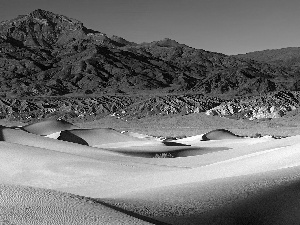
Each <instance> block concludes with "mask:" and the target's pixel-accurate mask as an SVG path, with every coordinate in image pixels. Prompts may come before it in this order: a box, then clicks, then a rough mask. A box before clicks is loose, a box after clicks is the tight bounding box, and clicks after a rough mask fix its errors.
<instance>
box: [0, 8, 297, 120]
mask: <svg viewBox="0 0 300 225" xmlns="http://www.w3.org/2000/svg"><path fill="white" fill-rule="evenodd" d="M296 52H297V51H296ZM299 79H300V78H299V76H298V75H297V71H296V70H293V69H291V68H288V67H287V66H286V65H283V64H280V65H278V64H276V63H272V62H271V61H265V60H261V61H260V62H258V61H256V60H253V57H242V56H227V55H224V54H219V53H214V52H209V51H205V50H202V49H194V48H191V47H189V46H186V45H184V44H180V43H178V42H176V41H174V40H171V39H168V38H166V39H163V40H160V41H154V42H151V43H141V44H136V43H133V42H130V41H127V40H125V39H123V38H121V37H117V36H112V37H108V36H107V35H106V34H104V33H101V32H100V31H94V30H91V29H88V28H86V27H85V26H84V25H83V24H82V23H81V22H80V21H78V20H75V19H71V18H68V17H66V16H62V15H57V14H55V13H52V12H48V11H44V10H40V9H38V10H35V11H33V12H31V13H30V14H28V15H24V16H19V17H17V18H15V19H12V20H9V21H3V22H1V23H0V116H1V118H6V119H9V120H24V121H27V120H32V119H40V118H44V117H49V116H56V117H64V118H69V119H74V118H77V119H88V118H91V119H95V118H100V117H103V116H107V115H111V116H116V117H118V118H123V119H130V118H143V117H147V116H151V115H166V114H178V113H179V114H189V113H198V112H206V111H207V114H209V115H220V116H234V117H236V118H248V119H257V118H273V117H278V116H281V115H284V114H285V112H287V111H289V110H293V109H294V108H297V107H298V102H297V101H298V97H297V96H298V95H297V96H295V93H296V92H295V91H298V90H300V80H299ZM278 91H281V92H279V93H281V94H278ZM282 91H285V92H282ZM291 91H293V92H291ZM271 93H272V94H271ZM276 93H277V94H276ZM253 95H261V97H256V98H254V99H252V98H250V97H245V96H253ZM264 95H266V96H264ZM281 95H283V96H285V97H283V98H282V99H281V100H280V97H278V96H281ZM213 96H214V97H213ZM276 96H277V97H276ZM286 96H290V97H286ZM291 96H294V97H291ZM227 99H231V100H230V101H229V100H227ZM232 99H235V100H232ZM290 102H292V103H290Z"/></svg>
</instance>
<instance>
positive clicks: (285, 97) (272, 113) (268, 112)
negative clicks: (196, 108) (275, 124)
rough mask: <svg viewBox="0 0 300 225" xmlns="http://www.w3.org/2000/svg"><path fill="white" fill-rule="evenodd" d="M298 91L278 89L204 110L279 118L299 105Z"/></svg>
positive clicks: (234, 116)
mask: <svg viewBox="0 0 300 225" xmlns="http://www.w3.org/2000/svg"><path fill="white" fill-rule="evenodd" d="M299 100H300V93H299V92H286V91H280V92H277V93H270V94H268V95H264V96H258V97H251V98H242V99H234V100H232V101H228V102H223V103H222V104H220V105H218V106H216V107H214V108H211V109H209V110H208V111H206V114H207V115H213V116H216V115H217V116H222V117H228V118H235V119H249V120H254V119H265V118H270V119H272V118H279V117H282V116H284V115H285V114H286V113H287V112H289V111H293V110H296V109H297V108H298V107H299Z"/></svg>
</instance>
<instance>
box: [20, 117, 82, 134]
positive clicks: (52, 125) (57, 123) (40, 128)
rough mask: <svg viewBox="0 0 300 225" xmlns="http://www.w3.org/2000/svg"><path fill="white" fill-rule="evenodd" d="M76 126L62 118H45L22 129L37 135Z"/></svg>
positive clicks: (70, 128)
mask: <svg viewBox="0 0 300 225" xmlns="http://www.w3.org/2000/svg"><path fill="white" fill-rule="evenodd" d="M76 128H78V127H77V126H75V125H73V124H71V123H68V122H67V121H64V120H56V119H46V120H43V121H40V122H36V123H32V124H29V125H25V126H23V127H22V129H23V130H25V131H28V132H30V133H33V134H38V135H44V136H45V135H49V134H53V133H56V132H60V131H63V130H72V129H76Z"/></svg>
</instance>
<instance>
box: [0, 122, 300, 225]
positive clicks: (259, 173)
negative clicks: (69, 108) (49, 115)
mask: <svg viewBox="0 0 300 225" xmlns="http://www.w3.org/2000/svg"><path fill="white" fill-rule="evenodd" d="M47 124H50V125H51V126H50V125H49V126H50V128H51V129H47V126H48V125H47ZM69 125H70V124H69ZM69 125H67V126H66V127H67V130H60V129H62V128H63V126H64V125H63V126H61V124H60V123H59V122H58V123H56V122H54V123H53V122H49V121H48V122H46V123H39V124H37V125H36V124H32V125H31V126H32V128H34V129H31V131H32V132H29V129H27V130H25V129H24V130H22V129H17V128H7V127H1V133H0V134H1V142H0V165H1V166H0V182H1V183H2V184H5V185H2V186H0V190H4V191H2V192H1V193H4V195H0V199H1V198H2V200H1V201H2V202H0V219H2V220H3V221H4V220H7V219H8V221H10V222H11V223H13V222H14V221H17V219H16V218H17V217H14V216H12V215H11V214H9V212H11V211H10V210H20V211H21V212H22V213H25V211H24V210H25V209H24V207H25V206H24V207H23V205H30V210H31V211H30V210H29V212H30V213H29V214H28V215H30V216H28V220H30V218H31V219H33V220H35V219H36V220H37V218H36V217H34V213H33V212H34V211H36V212H37V215H43V213H44V211H41V210H40V209H37V208H36V204H37V203H36V202H34V201H35V200H28V199H26V198H27V197H24V199H23V200H20V199H15V198H12V200H8V199H10V198H11V197H7V196H10V195H11V193H12V192H16V193H20V195H21V196H30V193H31V192H34V193H35V192H36V193H37V196H40V195H42V196H44V194H43V193H45V191H44V190H43V191H41V190H40V189H32V188H29V187H34V188H47V189H51V191H46V192H47V193H50V194H49V195H50V197H49V199H48V197H47V199H46V200H45V197H42V198H43V201H44V202H43V204H45V205H47V204H48V203H47V201H54V202H56V203H54V205H53V208H51V207H52V205H51V207H50V208H51V210H58V211H59V212H61V210H62V208H59V207H62V206H60V205H59V203H58V200H57V199H61V198H63V199H64V200H63V202H65V203H63V205H64V204H66V207H69V205H72V204H79V205H80V207H79V208H78V209H80V210H81V209H82V213H81V214H80V213H79V214H78V215H77V216H78V217H80V218H81V216H83V215H85V212H87V211H85V210H92V214H93V213H94V211H93V210H96V211H97V210H98V211H97V212H100V213H103V215H104V216H103V218H102V219H100V217H99V220H98V217H97V216H95V218H96V219H95V221H101V222H102V223H103V224H105V223H106V221H107V220H108V219H109V218H110V219H112V222H111V224H114V223H117V222H116V221H119V219H120V218H124V221H125V222H124V223H125V224H126V223H127V222H128V224H135V223H136V224H143V223H144V222H145V223H146V222H147V221H148V222H153V223H158V222H157V221H160V222H163V223H166V224H298V223H299V221H300V218H299V217H300V216H298V215H300V211H299V208H300V201H299V200H298V199H299V198H298V196H299V195H300V192H299V191H298V190H299V188H298V185H299V182H300V175H299V174H300V160H299V159H300V151H299V149H300V136H293V137H288V138H284V139H273V138H240V137H237V136H236V135H234V134H233V133H231V132H227V131H225V130H214V131H212V132H208V133H206V134H205V138H207V140H208V139H209V141H201V140H202V139H200V137H203V136H204V135H198V136H195V137H188V138H184V139H179V140H176V141H174V142H170V143H168V144H167V145H166V144H165V143H163V141H159V140H156V139H154V140H153V139H145V138H143V137H138V135H137V136H136V135H135V136H134V135H133V136H132V135H126V134H121V133H119V132H117V131H115V130H112V129H79V128H76V129H73V127H72V125H70V126H69ZM36 127H38V128H36ZM71 128H72V129H71ZM45 130H46V131H47V132H46V131H45ZM34 132H35V133H38V134H34ZM51 132H53V133H52V134H53V137H54V138H55V135H57V133H58V132H61V133H60V138H59V139H60V140H56V139H53V138H47V137H43V135H46V134H47V133H48V134H49V133H51ZM49 135H51V134H49ZM176 142H177V143H176ZM156 153H172V154H173V157H174V158H153V156H154V154H156ZM147 157H150V158H147ZM16 185H17V186H16ZM19 185H21V186H22V188H21V187H20V186H19ZM1 188H2V189H1ZM54 190H55V191H63V192H65V193H69V194H76V195H80V196H85V197H92V198H95V199H98V200H97V201H94V202H93V201H92V200H91V202H88V203H86V204H85V202H84V201H90V200H86V198H81V199H79V200H78V199H75V200H74V201H77V203H72V201H73V200H72V199H73V197H70V196H71V195H69V194H62V193H60V192H54ZM4 197H5V199H4ZM52 198H53V199H52ZM70 198H71V199H70ZM3 199H4V200H3ZM51 199H52V200H51ZM4 201H6V202H9V201H11V202H13V203H11V202H9V204H12V205H9V204H8V206H6V205H7V204H6V203H3V202H4ZM18 201H24V203H22V204H23V205H22V204H21V203H20V204H21V206H18V204H19V203H17V202H18ZM82 201H83V202H82ZM103 202H105V203H103ZM102 203H103V204H102ZM1 204H2V205H1ZM43 204H42V205H43ZM56 205H57V206H56ZM110 206H111V207H113V209H112V208H110ZM1 207H2V208H1ZM13 207H14V208H13ZM16 207H17V208H16ZM18 207H19V208H18ZM57 207H58V208H57ZM1 210H2V211H1ZM22 210H23V211H22ZM68 210H71V209H67V211H68ZM76 210H77V209H76ZM99 210H100V211H99ZM123 210H125V211H123ZM128 212H133V214H132V215H131V214H130V213H128ZM1 213H2V214H1ZM22 213H21V214H20V215H22ZM70 214H72V212H71V211H68V212H67V215H70ZM5 215H8V216H6V217H5ZM106 215H111V217H109V218H108V217H106ZM130 215H131V216H132V217H130ZM84 217H85V219H86V221H89V219H90V217H88V216H87V217H86V216H84ZM18 218H19V217H18ZM25 218H26V217H25ZM67 218H68V217H67ZM76 218H77V217H74V218H73V219H74V221H75V220H76V221H77V219H76ZM81 219H82V218H81ZM28 220H26V221H25V220H24V222H23V223H22V224H26V223H27V222H28ZM49 220H55V218H54V217H53V216H52V217H51V216H50V217H49ZM71 221H73V220H71ZM126 221H127V222H126ZM129 221H133V222H129ZM199 221H200V222H199ZM1 222H2V221H1ZM86 223H87V224H93V223H88V222H86ZM28 224H29V222H28ZM45 224H46V223H45ZM70 224H72V222H70ZM75 224H76V223H75ZM100 224H101V223H100Z"/></svg>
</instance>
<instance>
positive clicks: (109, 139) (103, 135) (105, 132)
mask: <svg viewBox="0 0 300 225" xmlns="http://www.w3.org/2000/svg"><path fill="white" fill-rule="evenodd" d="M78 138H80V139H82V140H84V141H86V143H87V144H88V145H89V146H95V145H103V144H110V143H120V142H121V143H123V142H141V143H143V142H144V140H142V139H140V138H136V137H132V136H129V135H126V134H122V133H120V132H117V131H115V130H113V129H109V128H102V129H77V130H67V131H62V132H61V136H60V140H64V141H70V142H75V143H76V141H77V139H78Z"/></svg>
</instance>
